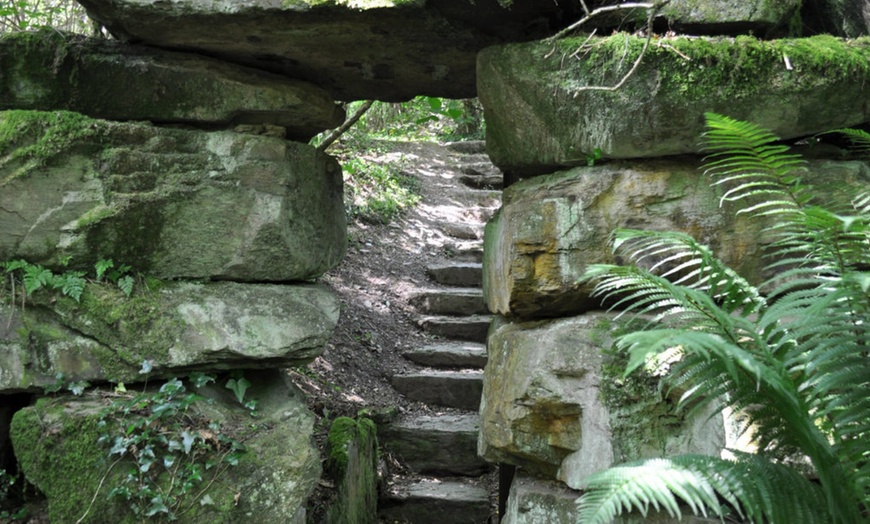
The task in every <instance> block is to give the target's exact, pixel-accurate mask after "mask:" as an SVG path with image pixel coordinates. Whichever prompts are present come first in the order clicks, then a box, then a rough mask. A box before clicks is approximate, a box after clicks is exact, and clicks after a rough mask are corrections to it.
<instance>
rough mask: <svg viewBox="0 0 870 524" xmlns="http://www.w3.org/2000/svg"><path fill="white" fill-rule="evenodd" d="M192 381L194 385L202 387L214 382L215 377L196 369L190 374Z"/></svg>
mask: <svg viewBox="0 0 870 524" xmlns="http://www.w3.org/2000/svg"><path fill="white" fill-rule="evenodd" d="M190 381H191V382H192V383H193V387H195V388H201V387H203V386H205V385H206V384H208V383H209V382H214V377H213V376H211V375H206V374H205V373H203V372H201V371H196V372H194V373H191V374H190Z"/></svg>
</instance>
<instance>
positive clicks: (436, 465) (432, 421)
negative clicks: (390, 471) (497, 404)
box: [378, 413, 492, 477]
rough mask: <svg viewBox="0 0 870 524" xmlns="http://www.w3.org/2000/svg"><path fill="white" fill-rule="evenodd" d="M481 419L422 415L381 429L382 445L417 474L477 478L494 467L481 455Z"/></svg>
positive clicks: (382, 426)
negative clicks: (479, 446) (479, 445)
mask: <svg viewBox="0 0 870 524" xmlns="http://www.w3.org/2000/svg"><path fill="white" fill-rule="evenodd" d="M479 431H480V417H479V416H478V415H477V413H473V414H472V413H469V414H465V415H440V416H430V415H418V416H415V417H409V418H406V419H403V420H399V421H396V422H393V423H390V424H385V425H381V426H378V442H379V443H380V444H381V446H383V447H384V449H387V450H389V451H390V452H392V453H393V455H394V456H395V457H396V458H398V459H400V461H401V462H402V463H403V464H404V465H405V466H407V467H408V469H410V470H411V471H413V472H414V473H425V474H430V475H463V476H468V477H477V476H480V475H483V474H484V473H487V472H488V471H490V470H491V469H492V466H491V465H490V464H489V463H488V462H486V461H484V460H483V459H482V458H480V457H478V456H477V434H478V432H479Z"/></svg>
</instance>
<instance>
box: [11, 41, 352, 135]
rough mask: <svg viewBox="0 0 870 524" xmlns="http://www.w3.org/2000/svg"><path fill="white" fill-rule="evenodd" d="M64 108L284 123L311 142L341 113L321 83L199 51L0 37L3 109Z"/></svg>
mask: <svg viewBox="0 0 870 524" xmlns="http://www.w3.org/2000/svg"><path fill="white" fill-rule="evenodd" d="M6 109H37V110H42V111H51V110H58V109H63V110H69V111H77V112H79V113H84V114H86V115H89V116H92V117H96V118H105V119H108V120H148V121H152V122H160V123H184V124H191V125H196V126H204V127H208V128H210V129H214V128H217V127H229V126H233V125H237V124H271V125H275V126H281V127H284V128H286V130H287V131H286V133H287V135H288V137H289V138H292V139H296V140H306V141H307V140H308V139H309V138H311V137H312V136H314V135H316V134H317V133H319V132H321V131H323V130H325V129H330V128H333V127H338V125H340V124H341V122H342V121H343V119H344V112H343V111H342V110H341V109H340V108H339V107H338V106H336V105H335V103H334V102H333V101H332V98H331V97H330V96H329V95H328V94H327V93H326V91H324V90H322V89H320V88H318V87H316V86H314V85H311V84H308V83H305V82H300V81H296V80H291V79H288V78H285V77H282V76H279V75H274V74H270V73H266V72H264V71H258V70H255V69H250V68H246V67H241V66H238V65H234V64H230V63H227V62H222V61H219V60H215V59H212V58H207V57H204V56H201V55H195V54H188V53H180V52H169V51H161V50H159V49H154V48H148V47H143V46H131V45H123V44H121V43H119V42H117V41H114V40H112V41H110V40H103V39H88V38H85V37H82V36H78V35H63V34H61V33H58V32H57V31H54V30H43V31H40V32H37V33H17V34H7V35H3V36H2V38H0V110H6Z"/></svg>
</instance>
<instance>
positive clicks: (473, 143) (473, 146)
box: [444, 140, 486, 155]
mask: <svg viewBox="0 0 870 524" xmlns="http://www.w3.org/2000/svg"><path fill="white" fill-rule="evenodd" d="M444 147H446V148H447V149H449V150H451V151H455V152H456V153H462V154H463V155H480V154H484V153H486V140H459V141H456V142H447V143H445V144H444Z"/></svg>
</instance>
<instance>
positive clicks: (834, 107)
mask: <svg viewBox="0 0 870 524" xmlns="http://www.w3.org/2000/svg"><path fill="white" fill-rule="evenodd" d="M644 44H645V39H644V38H640V37H636V36H631V35H627V34H616V35H613V36H610V37H606V38H591V39H589V41H588V42H587V41H586V39H585V38H567V39H563V40H559V41H557V42H538V43H530V44H514V45H508V46H498V47H492V48H489V49H486V50H484V51H483V52H481V54H480V56H479V59H478V65H479V67H478V75H479V76H478V89H479V93H478V96H479V98H480V101H481V103H482V104H483V106H484V109H485V115H486V130H487V152H488V153H489V155H490V157H491V158H492V160H493V162H494V163H495V164H496V165H497V166H499V167H500V168H501V169H502V170H503V171H505V172H506V173H508V174H509V175H510V176H513V177H524V176H532V175H540V174H545V173H548V172H553V171H555V170H557V169H560V168H562V167H564V166H572V165H585V164H586V163H587V162H588V161H589V159H590V158H591V157H593V156H594V153H595V151H596V150H600V152H601V156H602V158H604V159H610V158H644V157H646V158H649V157H661V156H667V155H676V154H682V153H698V152H700V150H701V141H700V137H701V135H702V133H703V132H704V114H705V113H706V112H714V113H719V114H724V115H727V116H730V117H733V118H736V119H738V120H746V121H751V122H753V123H756V124H758V125H760V126H762V127H764V128H767V129H770V130H772V131H773V132H774V133H775V134H777V135H779V136H781V137H782V138H792V137H800V136H806V135H812V134H815V133H819V132H823V131H827V130H830V129H834V128H839V127H848V126H853V125H857V124H861V123H863V122H867V121H870V106H868V105H867V104H866V103H865V102H866V100H867V99H868V97H870V38H859V39H855V40H844V39H838V38H834V37H831V36H826V35H819V36H815V37H811V38H796V39H782V40H772V41H764V40H759V39H756V38H753V37H749V36H740V37H737V38H722V37H720V38H688V37H679V38H665V39H659V40H656V41H654V42H652V44H651V45H650V46H649V47H648V48H647V51H646V53H645V55H644V56H643V59H642V60H641V61H640V63H639V66H638V68H637V70H636V71H635V72H634V73H633V74H632V75H631V76H629V77H628V78H627V80H626V82H625V83H624V85H622V86H621V87H620V88H619V89H617V90H615V91H612V92H611V91H602V90H590V89H589V88H590V87H609V86H615V85H616V84H618V83H619V82H620V81H621V80H622V79H623V78H624V77H626V75H627V74H628V72H629V70H630V69H631V68H632V66H633V64H634V62H635V60H636V59H637V58H638V57H639V56H640V54H641V52H642V49H643V47H644Z"/></svg>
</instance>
